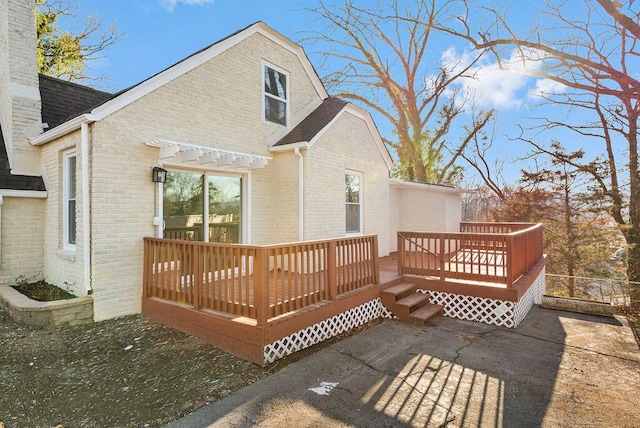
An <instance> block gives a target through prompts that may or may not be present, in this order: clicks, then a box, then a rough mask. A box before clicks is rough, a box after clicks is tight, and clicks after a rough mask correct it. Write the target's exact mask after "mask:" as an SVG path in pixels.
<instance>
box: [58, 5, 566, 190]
mask: <svg viewBox="0 0 640 428" xmlns="http://www.w3.org/2000/svg"><path fill="white" fill-rule="evenodd" d="M76 3H77V4H78V5H79V7H80V9H79V17H80V19H78V20H77V21H76V22H74V21H68V22H65V23H63V26H64V27H67V28H70V29H73V26H78V27H80V26H82V17H85V16H87V15H97V16H98V17H99V18H100V19H101V20H102V21H103V22H104V23H106V24H108V23H114V22H115V23H117V25H118V29H119V31H121V32H122V33H123V38H122V40H121V41H119V42H118V43H117V44H116V45H114V46H112V47H111V48H110V49H109V50H108V51H107V52H106V54H105V57H104V58H102V59H100V60H97V61H95V62H94V63H92V64H91V66H90V67H91V68H90V74H93V75H98V76H106V77H108V79H109V80H108V81H106V82H105V83H104V84H103V86H104V87H105V89H107V90H110V91H117V90H120V89H123V88H126V87H128V86H131V85H133V84H136V83H138V82H140V81H142V80H144V79H146V78H147V77H149V76H152V75H153V74H155V73H157V72H159V71H161V70H163V69H164V68H166V67H168V66H170V65H172V64H174V63H176V62H178V61H180V60H181V59H183V58H185V57H186V56H188V55H190V54H191V53H193V52H195V51H197V50H199V49H201V48H203V47H205V46H208V45H210V44H211V43H214V42H216V41H218V40H220V39H221V38H224V37H226V36H228V35H229V34H232V33H234V32H236V31H238V30H239V29H242V28H244V27H246V26H247V25H250V24H252V23H254V22H256V21H264V22H265V23H266V24H268V25H270V26H271V27H273V28H274V29H276V30H277V31H279V32H280V33H282V34H284V35H285V36H287V37H289V38H291V39H292V40H294V41H298V40H300V39H301V38H302V31H303V30H305V29H307V28H309V27H310V26H312V25H313V24H312V17H311V16H310V15H309V14H308V13H305V12H304V11H303V10H302V9H303V8H304V6H305V5H312V4H314V3H315V1H314V0H308V1H303V0H300V1H284V0H278V1H272V2H269V1H264V0H109V1H105V0H76ZM525 15H526V17H525V18H527V19H528V18H529V17H530V15H529V14H525ZM303 47H304V48H305V51H306V52H307V53H308V54H309V55H310V59H311V62H312V63H313V64H314V66H316V68H317V67H318V64H319V58H317V57H315V56H314V55H313V52H314V46H306V45H303ZM432 53H433V55H434V61H438V60H443V59H444V60H447V59H448V60H450V61H458V60H461V59H462V60H464V57H465V55H467V54H468V52H466V46H460V45H457V46H455V45H447V44H443V45H442V46H435V47H434V48H433V49H432ZM478 71H479V75H478V76H479V79H478V80H477V81H476V82H475V84H474V85H475V91H476V93H478V94H479V97H480V98H481V99H482V100H484V102H485V103H486V107H490V108H496V109H498V110H499V118H498V121H497V124H498V130H497V132H496V135H497V136H498V137H497V138H496V142H495V146H494V148H493V152H492V156H495V157H496V158H505V157H507V158H509V159H508V161H507V162H506V163H505V174H504V175H505V178H506V179H507V180H508V181H513V180H516V179H517V178H518V176H519V170H520V169H521V168H522V167H523V166H524V165H525V163H523V162H520V161H517V160H515V159H517V158H518V157H520V156H523V155H524V154H525V153H526V152H527V151H529V150H530V147H529V146H528V145H527V144H525V143H517V142H512V141H509V140H508V138H507V137H506V136H505V134H508V135H515V134H517V128H516V127H515V124H517V123H520V122H522V121H523V120H525V119H524V118H526V117H529V116H532V115H536V116H539V115H540V112H537V113H534V112H533V111H532V109H533V106H534V105H535V103H536V102H537V101H538V99H536V92H537V91H538V90H539V89H540V86H541V85H542V86H544V85H545V84H548V82H545V81H539V80H538V81H537V80H534V79H532V78H530V77H526V76H523V75H520V74H515V73H504V72H501V71H499V70H498V69H497V66H496V64H495V63H492V62H491V60H486V61H484V62H482V63H481V64H480V68H479V70H478ZM318 72H319V73H320V74H322V70H319V69H318ZM465 89H466V88H465ZM555 114H557V113H555ZM374 118H375V119H376V122H377V124H378V127H379V129H380V132H381V133H382V134H386V135H389V134H390V126H389V125H388V124H387V123H385V122H384V120H382V119H380V118H376V117H375V115H374ZM452 132H454V133H455V132H456V131H455V130H453V131H452ZM551 137H552V135H546V136H545V139H544V141H548V140H549V139H550V138H551ZM556 137H561V138H562V137H566V136H562V135H561V134H556ZM572 139H573V136H571V137H569V138H568V139H566V140H565V142H568V144H567V145H569V146H571V145H572V144H573V145H576V144H577V145H578V146H579V144H578V143H576V142H575V141H573V140H572ZM576 147H577V146H576ZM465 184H469V183H465Z"/></svg>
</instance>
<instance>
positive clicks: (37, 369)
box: [0, 309, 640, 428]
mask: <svg viewBox="0 0 640 428" xmlns="http://www.w3.org/2000/svg"><path fill="white" fill-rule="evenodd" d="M630 318H633V316H631V317H630ZM636 320H637V319H636ZM372 324H376V323H375V322H374V323H372ZM639 325H640V324H636V325H635V327H636V328H637V327H638V326H639ZM367 327H368V326H364V327H363V328H361V329H359V330H362V329H366V328H367ZM636 334H637V330H636ZM345 336H346V335H342V336H339V337H337V338H334V339H333V340H330V341H327V342H324V343H323V344H321V345H318V346H316V347H312V348H309V349H307V350H305V351H301V352H298V353H296V354H294V355H292V356H290V357H287V358H285V359H282V360H280V361H278V362H276V363H274V364H272V365H271V366H269V367H266V368H262V367H258V366H256V365H254V364H251V363H248V362H246V361H243V360H241V359H239V358H236V357H234V356H232V355H230V354H227V353H226V352H224V351H221V350H220V349H218V348H215V347H214V346H211V345H209V344H207V343H204V342H202V341H200V340H198V339H196V338H194V337H192V336H189V335H186V334H184V333H181V332H178V331H176V330H173V329H171V328H169V327H165V326H163V325H161V324H159V323H157V322H155V321H153V320H149V319H147V318H145V317H143V316H140V315H138V316H129V317H123V318H119V319H115V320H109V321H104V322H100V323H95V324H90V325H84V326H78V327H62V328H56V329H38V328H33V327H25V326H20V325H17V324H15V323H14V322H13V321H11V320H10V319H9V318H8V317H7V315H6V313H5V312H4V311H2V310H1V309H0V391H2V392H1V393H0V428H13V427H67V428H68V427H106V426H109V427H157V426H161V425H164V424H165V423H168V422H170V421H172V420H175V419H177V418H179V417H181V416H183V415H185V414H187V413H189V412H190V411H191V410H193V409H196V408H198V407H201V406H203V405H204V404H206V403H208V402H211V401H215V400H217V399H219V398H221V397H223V396H225V395H227V394H229V393H231V392H234V391H236V390H238V389H241V388H242V387H244V386H246V385H249V384H251V383H253V382H255V381H256V380H258V379H261V378H263V377H265V376H268V375H269V374H271V373H274V372H276V371H278V370H280V369H281V368H283V367H285V366H287V365H289V364H290V363H292V362H293V361H296V360H298V359H300V358H303V357H305V356H307V355H309V354H311V353H313V352H316V351H317V350H318V349H320V348H321V347H324V346H327V345H329V344H331V343H335V342H337V341H338V340H340V339H342V338H344V337H345Z"/></svg>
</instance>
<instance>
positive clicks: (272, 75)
mask: <svg viewBox="0 0 640 428" xmlns="http://www.w3.org/2000/svg"><path fill="white" fill-rule="evenodd" d="M263 67H264V79H263V84H262V92H263V93H264V97H263V102H264V120H265V121H267V122H272V123H277V124H279V125H284V126H287V121H288V111H289V105H288V103H289V76H288V74H287V73H285V72H283V71H280V70H276V69H274V68H273V67H270V66H268V65H264V66H263Z"/></svg>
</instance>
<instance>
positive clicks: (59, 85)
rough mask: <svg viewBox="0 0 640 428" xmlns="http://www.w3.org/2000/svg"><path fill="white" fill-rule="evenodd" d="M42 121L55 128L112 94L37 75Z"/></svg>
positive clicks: (100, 102)
mask: <svg viewBox="0 0 640 428" xmlns="http://www.w3.org/2000/svg"><path fill="white" fill-rule="evenodd" d="M38 81H39V85H40V99H41V101H42V122H43V123H46V124H48V125H49V129H51V128H55V127H56V126H58V125H60V124H61V123H64V122H66V121H67V120H68V119H71V118H73V117H76V116H78V115H79V114H81V113H83V112H86V111H87V110H89V109H91V108H93V107H95V106H97V105H100V104H102V103H103V102H105V101H106V100H108V99H110V98H112V97H113V94H110V93H108V92H103V91H99V90H97V89H93V88H89V87H87V86H82V85H78V84H76V83H72V82H67V81H66V80H60V79H56V78H54V77H50V76H45V75H42V74H40V75H38Z"/></svg>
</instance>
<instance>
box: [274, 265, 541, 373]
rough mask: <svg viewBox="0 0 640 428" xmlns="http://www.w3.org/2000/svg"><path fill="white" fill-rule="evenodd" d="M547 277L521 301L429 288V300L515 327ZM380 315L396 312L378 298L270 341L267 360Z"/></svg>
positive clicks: (451, 311) (461, 315)
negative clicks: (487, 297) (473, 295)
mask: <svg viewBox="0 0 640 428" xmlns="http://www.w3.org/2000/svg"><path fill="white" fill-rule="evenodd" d="M544 278H545V269H544V268H543V269H542V271H541V272H540V275H538V277H537V278H536V279H535V281H534V282H533V285H532V286H531V287H529V290H527V292H526V293H525V294H524V296H523V297H522V299H521V300H520V301H519V302H517V303H515V302H508V301H503V300H496V299H485V298H482V297H472V296H463V295H460V294H451V293H442V292H437V291H430V292H429V295H430V299H429V301H430V302H431V303H435V304H438V305H443V306H444V315H445V316H447V317H451V318H458V319H462V320H470V321H479V322H483V323H486V324H494V325H498V326H504V327H509V328H514V327H517V326H518V324H520V322H521V321H522V320H523V319H524V317H525V316H526V315H527V313H528V312H529V310H530V309H531V307H532V306H533V304H534V303H535V304H538V305H539V304H540V303H541V302H542V295H543V294H544ZM418 291H420V292H423V293H424V292H426V291H425V290H418ZM380 317H382V318H393V314H392V313H391V312H389V311H388V310H387V308H385V307H384V305H383V304H382V302H381V301H380V299H379V298H377V299H374V300H371V301H369V302H367V303H364V304H362V305H360V306H356V307H355V308H353V309H349V310H348V311H346V312H343V313H341V314H338V315H336V316H333V317H331V318H329V319H326V320H324V321H322V322H319V323H317V324H314V325H312V326H310V327H307V328H305V329H302V330H300V331H298V332H296V333H294V334H291V335H289V336H286V337H283V338H282V339H280V340H276V341H275V342H273V343H270V344H268V345H266V346H265V347H264V362H265V364H270V363H272V362H274V361H276V360H278V359H280V358H282V357H286V356H287V355H290V354H293V353H294V352H297V351H300V350H302V349H305V348H308V347H309V346H312V345H315V344H317V343H320V342H322V341H324V340H327V339H330V338H332V337H334V336H337V335H339V334H341V333H344V332H345V331H348V330H351V329H354V328H356V327H359V326H361V325H363V324H366V323H368V322H369V321H373V320H375V319H377V318H380Z"/></svg>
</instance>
